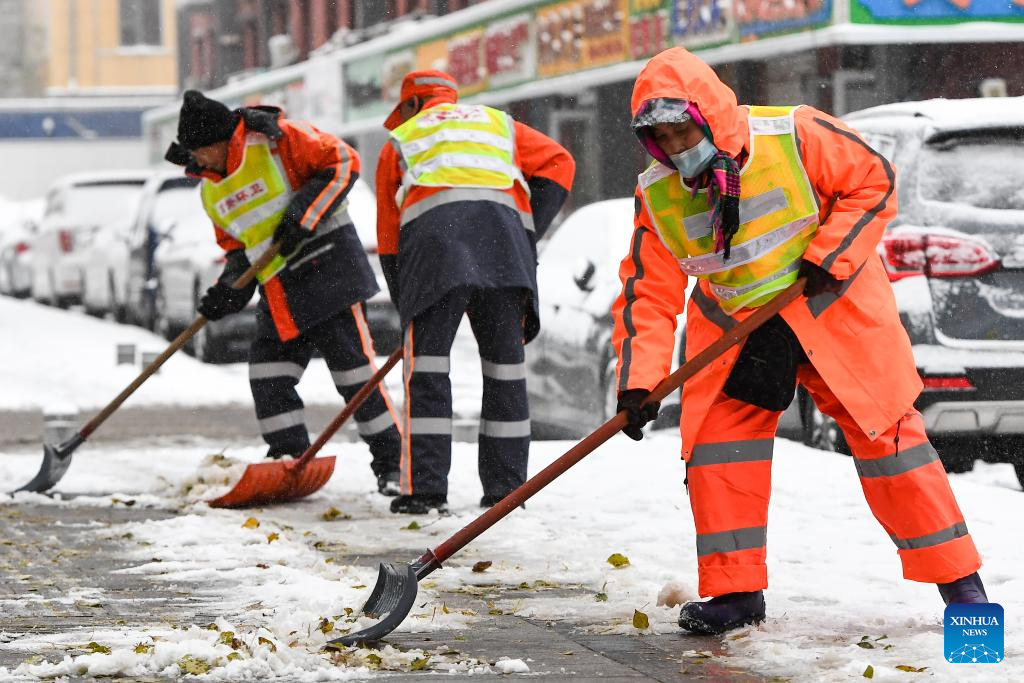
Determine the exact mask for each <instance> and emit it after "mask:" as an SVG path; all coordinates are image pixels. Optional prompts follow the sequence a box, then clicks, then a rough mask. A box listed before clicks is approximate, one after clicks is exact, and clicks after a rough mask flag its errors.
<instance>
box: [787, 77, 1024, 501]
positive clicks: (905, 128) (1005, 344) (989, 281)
mask: <svg viewBox="0 0 1024 683" xmlns="http://www.w3.org/2000/svg"><path fill="white" fill-rule="evenodd" d="M843 118H844V119H845V120H846V121H848V122H849V123H850V125H852V126H854V127H855V128H856V129H857V130H858V131H860V133H861V134H862V135H863V136H864V139H865V140H866V141H867V142H868V143H869V144H871V145H872V147H874V148H875V149H876V150H877V151H878V152H879V153H880V154H882V155H883V156H885V157H886V158H887V159H889V160H890V161H892V162H893V164H894V166H895V167H896V169H897V174H898V175H897V178H898V182H897V192H898V197H899V215H898V216H897V218H896V220H894V221H893V222H892V223H891V225H890V227H889V230H888V231H887V232H886V234H885V235H884V236H883V238H882V243H881V245H880V247H879V255H880V257H881V258H882V260H883V262H884V263H885V267H886V270H887V271H888V272H889V278H890V280H892V285H893V291H894V292H895V294H896V302H897V305H898V307H899V310H900V317H901V318H902V320H903V324H904V326H905V327H906V328H907V332H908V333H909V334H910V339H911V342H912V343H913V345H914V357H915V359H916V361H917V367H918V371H919V372H920V374H921V378H922V379H923V381H924V391H923V392H922V394H921V396H920V398H919V399H918V400H917V403H916V404H915V405H916V407H917V408H918V410H920V411H921V412H922V414H923V415H924V419H925V425H926V426H927V429H928V434H929V436H930V437H931V438H932V441H933V442H935V444H936V446H937V448H938V449H939V453H940V455H942V458H943V462H944V463H945V465H946V467H947V469H949V470H950V471H963V470H966V469H970V468H971V467H972V466H973V463H974V461H975V459H977V458H981V459H984V460H988V461H993V462H1011V463H1013V465H1014V468H1015V469H1016V472H1017V477H1018V479H1020V480H1021V485H1024V97H1014V98H982V99H964V100H944V99H936V100H928V101H923V102H903V103H899V104H889V105H883V106H880V107H873V108H871V109H866V110H863V111H860V112H855V113H852V114H848V115H846V116H844V117H843ZM808 404H809V405H808ZM802 407H803V408H804V409H805V410H804V411H803V412H804V413H805V415H808V416H809V418H810V420H809V421H810V423H811V425H812V430H811V431H813V428H814V427H815V425H814V423H815V422H817V423H818V424H817V425H816V428H817V430H818V431H817V437H818V443H817V445H819V446H826V447H827V446H828V445H829V444H828V440H829V439H828V434H829V433H830V432H831V433H833V434H834V435H836V436H837V437H838V431H837V430H835V428H834V425H830V421H829V420H823V419H822V418H821V416H820V414H817V415H816V413H817V411H816V410H814V409H813V404H812V403H811V402H810V401H806V399H804V403H803V404H802ZM806 422H807V420H805V423H806ZM811 436H812V437H813V436H815V435H814V434H812V435H811ZM812 440H813V439H812ZM832 445H833V447H837V448H838V449H839V450H842V448H843V444H842V443H841V441H839V442H838V443H836V442H834V443H833V444H832Z"/></svg>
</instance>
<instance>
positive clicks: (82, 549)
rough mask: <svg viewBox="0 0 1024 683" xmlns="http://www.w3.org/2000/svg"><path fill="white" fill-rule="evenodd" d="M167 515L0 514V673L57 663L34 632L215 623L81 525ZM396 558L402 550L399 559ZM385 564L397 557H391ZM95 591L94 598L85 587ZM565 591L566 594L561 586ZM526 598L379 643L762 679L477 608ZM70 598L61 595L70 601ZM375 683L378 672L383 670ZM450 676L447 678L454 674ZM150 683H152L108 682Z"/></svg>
mask: <svg viewBox="0 0 1024 683" xmlns="http://www.w3.org/2000/svg"><path fill="white" fill-rule="evenodd" d="M173 514H174V513H173V512H168V511H161V510H152V509H142V510H140V509H134V508H124V507H121V506H118V507H114V508H93V507H89V508H86V507H58V506H38V505H5V506H0V530H2V532H0V666H7V667H11V668H13V667H16V666H17V665H18V664H20V663H21V662H23V661H25V660H26V659H28V658H29V657H32V656H36V657H40V658H42V659H45V660H48V661H59V660H60V659H62V658H63V657H64V656H65V655H66V654H68V651H67V650H66V649H65V648H64V647H52V648H41V649H38V650H35V651H31V652H29V651H26V650H25V649H22V648H18V647H17V646H16V645H15V643H16V642H17V640H18V638H19V637H21V636H24V635H27V634H39V633H69V632H72V633H74V632H77V633H81V637H80V638H79V640H81V642H82V643H86V642H88V641H90V640H92V638H91V637H90V635H89V634H90V632H91V631H92V630H94V629H103V628H107V627H116V626H128V627H132V628H145V627H153V626H159V625H161V624H162V625H167V624H177V625H184V624H200V625H201V624H206V623H209V622H211V621H213V620H214V619H215V618H216V614H215V613H214V611H213V610H210V611H207V610H206V605H205V604H204V602H203V598H202V597H200V596H199V594H198V593H199V591H198V590H197V589H198V588H199V587H198V586H193V585H188V584H187V583H184V582H177V583H175V584H174V585H173V588H170V589H169V588H168V587H167V586H164V585H156V584H154V583H152V582H150V581H149V580H148V579H147V578H146V577H145V576H144V575H139V574H131V573H115V572H116V570H118V569H122V568H125V567H128V566H130V563H129V562H128V561H127V560H126V559H124V558H123V557H122V556H121V546H120V545H119V544H117V543H107V544H97V543H95V542H94V540H93V539H94V538H95V537H94V535H93V534H83V533H80V532H81V530H83V529H85V528H90V529H97V528H103V527H107V528H111V529H113V530H114V531H115V535H116V527H117V526H119V525H123V524H126V523H129V522H134V521H139V520H143V519H162V518H166V517H169V516H171V515H173ZM323 551H324V552H325V553H327V554H330V555H331V556H332V557H335V558H336V561H343V562H349V563H354V562H358V563H359V564H363V565H374V564H375V561H376V558H372V557H360V558H357V557H350V556H345V555H343V554H339V553H338V552H337V551H336V549H332V548H330V547H325V548H323ZM405 554H408V551H406V553H405ZM388 555H389V556H404V555H403V553H402V550H401V549H397V550H396V551H395V552H394V553H388ZM96 589H98V590H96ZM557 590H562V591H565V592H572V591H573V590H574V589H572V588H561V589H557ZM535 595H536V593H532V592H530V591H523V590H517V589H515V588H508V589H503V588H501V587H495V588H493V589H487V591H486V592H483V593H482V594H478V595H468V594H466V593H442V594H441V599H442V600H443V601H444V603H445V604H446V605H448V606H450V607H453V608H458V609H463V608H468V609H473V610H474V611H475V612H477V613H478V614H480V615H481V617H480V619H479V620H478V621H476V622H475V623H474V624H473V628H472V629H468V630H464V631H452V632H449V633H439V632H433V633H427V634H413V633H399V634H395V635H394V637H392V638H389V639H388V642H390V643H391V644H392V645H395V646H397V647H400V648H403V649H407V648H422V649H423V650H425V651H428V652H449V653H451V652H455V651H457V652H458V653H460V655H461V656H464V657H474V658H476V659H478V660H480V661H491V662H493V661H495V660H496V659H497V658H498V657H502V656H503V657H509V658H511V659H515V658H520V659H522V660H523V661H524V662H526V663H527V664H528V665H529V667H530V672H531V674H532V675H543V677H544V680H546V681H587V680H601V681H639V680H656V681H665V682H675V681H704V680H715V681H737V682H740V683H758V682H763V681H765V680H767V679H764V678H761V677H758V676H755V675H752V674H747V673H744V672H740V671H735V670H730V669H729V668H727V667H725V666H723V664H722V663H721V660H719V659H718V658H717V657H716V656H715V655H718V654H720V653H721V645H720V643H719V642H718V641H715V640H708V639H705V638H689V637H685V636H682V635H677V634H668V635H658V636H643V637H639V636H624V635H595V634H593V633H588V632H585V631H583V630H581V629H578V628H577V627H576V626H575V625H574V624H573V623H572V622H571V621H569V620H567V619H566V620H556V621H537V620H533V619H526V618H521V617H518V616H515V615H510V614H501V615H493V616H492V615H488V611H489V610H488V607H487V603H488V602H492V601H496V600H510V599H511V600H523V601H529V600H530V599H531V597H532V596H535ZM69 598H70V599H69ZM687 651H691V652H692V651H710V652H711V653H712V656H710V657H692V656H690V657H687V656H684V655H683V654H682V653H684V652H687ZM382 675H383V674H382ZM386 675H387V679H388V680H390V681H417V682H426V681H434V680H436V681H440V680H447V681H450V680H451V679H452V674H448V673H442V672H431V671H430V670H429V668H428V669H426V670H424V671H421V672H413V673H390V672H389V673H387V674H386ZM456 675H457V674H456ZM117 680H134V681H142V680H146V681H152V680H160V679H154V678H145V679H140V678H134V679H131V678H118V679H117Z"/></svg>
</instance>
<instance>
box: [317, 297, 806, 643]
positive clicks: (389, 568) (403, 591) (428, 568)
mask: <svg viewBox="0 0 1024 683" xmlns="http://www.w3.org/2000/svg"><path fill="white" fill-rule="evenodd" d="M805 284H806V279H805V278H800V279H799V280H797V281H796V282H794V283H793V284H792V285H790V286H789V287H787V288H786V289H785V290H783V291H782V293H780V294H779V295H778V296H776V297H775V298H774V299H772V300H771V301H769V302H768V303H767V304H765V305H764V306H762V307H760V308H758V309H757V310H755V311H754V313H753V314H752V315H751V316H750V317H748V318H746V319H745V320H743V321H742V322H740V323H737V324H736V326H735V327H733V328H732V329H731V330H729V331H727V332H726V333H725V334H724V335H722V337H721V338H719V339H718V340H717V341H715V342H714V343H713V344H711V345H710V346H708V347H707V348H706V349H704V350H703V351H701V352H700V353H698V354H697V355H696V356H694V357H693V358H692V359H690V360H688V361H686V362H685V363H684V364H683V365H682V366H680V367H679V369H677V370H676V371H675V372H673V373H672V374H671V375H669V376H668V377H666V378H665V379H663V380H662V381H661V382H660V383H659V384H658V386H656V387H655V388H654V391H652V392H651V394H650V396H648V398H647V401H661V400H662V399H664V398H665V397H666V396H668V395H669V394H671V393H672V392H673V391H675V390H676V389H677V388H679V387H680V386H682V384H683V382H685V381H686V380H687V379H689V378H690V377H692V376H693V375H695V374H697V372H699V371H700V370H702V369H703V368H704V367H706V366H707V365H708V364H710V363H711V362H712V361H713V360H715V359H716V358H717V357H718V356H720V355H722V354H723V353H724V352H725V351H727V350H728V349H729V348H730V347H732V346H734V345H736V344H738V343H739V342H741V341H742V340H743V339H745V338H746V337H747V336H748V335H750V333H751V332H753V331H754V330H756V329H757V328H758V327H760V326H761V325H762V324H764V323H765V322H766V321H767V320H768V319H769V318H771V317H772V316H774V315H775V314H776V313H778V312H779V311H780V310H781V309H782V308H783V307H784V306H785V305H786V304H788V303H789V302H791V301H793V300H794V299H796V298H797V297H798V296H800V295H801V294H802V293H803V290H804V285H805ZM626 419H627V418H626V411H622V412H620V413H619V414H618V415H616V416H615V417H613V418H611V419H610V420H608V421H607V422H605V423H604V424H603V425H601V426H600V427H598V428H597V429H596V430H595V431H594V432H593V433H591V434H590V436H588V437H586V438H585V439H583V440H582V441H580V442H579V443H578V444H576V445H575V446H573V447H572V448H571V449H569V451H568V452H567V453H565V455H563V456H562V457H560V458H559V459H558V460H555V461H554V462H553V463H551V464H550V465H548V466H547V467H545V468H544V469H543V470H541V471H540V472H538V473H537V474H535V475H534V476H533V477H532V478H530V479H529V480H527V481H526V483H524V484H523V485H522V486H520V487H519V488H517V489H516V490H515V491H513V492H512V493H510V494H508V495H507V496H505V497H504V498H503V499H502V500H500V501H499V502H498V503H497V504H496V505H495V506H494V507H492V508H491V509H490V510H487V511H486V512H484V513H483V514H482V515H480V516H479V517H477V518H476V519H475V520H473V521H472V522H470V523H469V524H467V525H466V526H465V527H463V528H462V529H461V530H459V531H458V532H456V533H455V534H454V535H453V536H451V537H450V538H448V539H447V540H445V541H444V542H442V543H441V545H439V546H437V547H436V548H434V549H433V550H427V551H426V552H425V553H423V554H422V555H420V556H419V557H418V558H417V559H416V560H414V561H413V562H411V563H409V564H408V565H405V566H396V565H394V564H384V563H381V565H380V574H379V575H378V576H377V585H376V586H374V587H373V592H372V593H370V597H369V598H368V599H367V601H366V604H365V605H363V614H365V615H366V616H369V617H383V618H382V619H381V620H380V621H379V622H377V623H376V624H374V625H373V626H370V627H368V628H365V629H363V630H361V631H357V632H355V633H350V634H348V635H344V636H342V637H341V638H335V639H334V640H331V641H329V642H328V645H330V646H347V645H355V644H357V643H367V642H374V641H377V640H380V639H381V638H383V637H384V636H386V635H387V634H389V633H391V632H392V631H394V630H395V629H396V628H398V625H399V624H401V623H402V621H403V620H404V619H405V617H406V615H408V614H409V611H410V610H411V609H412V605H413V603H414V602H415V601H416V593H417V590H418V588H419V584H418V582H419V581H421V580H422V579H423V578H424V577H426V576H428V575H429V574H431V573H432V572H434V570H436V569H440V568H441V563H442V562H444V561H445V560H447V559H448V558H449V557H451V556H452V555H454V554H455V553H457V552H458V551H459V550H461V549H462V548H463V547H465V546H466V545H467V544H469V543H471V542H472V541H473V540H474V539H476V537H477V536H479V535H480V534H482V533H483V532H485V531H487V529H489V528H490V527H491V526H492V525H494V524H495V523H496V522H498V521H499V520H501V519H502V518H504V517H505V516H506V515H508V514H509V513H510V512H512V511H513V510H515V509H516V508H517V507H519V506H520V505H522V504H523V503H524V502H526V501H527V500H529V498H530V497H531V496H533V494H535V493H537V492H538V491H540V490H541V489H542V488H544V487H545V486H547V485H548V484H550V483H551V482H552V481H554V480H555V478H557V477H558V476H559V475H561V474H562V473H564V472H565V471H566V470H568V469H569V468H570V467H572V466H573V465H575V464H576V463H578V462H579V461H580V460H582V459H583V458H584V457H586V456H587V455H590V453H591V452H593V451H594V450H596V449H597V447H598V446H600V445H601V444H603V443H604V442H605V441H607V440H608V439H610V438H611V437H613V436H614V435H615V434H617V433H618V432H619V430H621V429H622V428H623V427H625V426H626Z"/></svg>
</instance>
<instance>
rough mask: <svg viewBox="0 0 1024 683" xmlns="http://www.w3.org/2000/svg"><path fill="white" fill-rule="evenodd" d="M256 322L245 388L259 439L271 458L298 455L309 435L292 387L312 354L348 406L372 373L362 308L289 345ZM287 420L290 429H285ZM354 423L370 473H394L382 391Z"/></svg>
mask: <svg viewBox="0 0 1024 683" xmlns="http://www.w3.org/2000/svg"><path fill="white" fill-rule="evenodd" d="M259 318H260V321H259V325H258V330H257V335H256V338H255V339H254V340H253V343H252V347H251V349H250V359H251V360H250V371H249V377H250V379H249V382H250V385H251V387H252V392H253V398H254V399H255V402H256V416H257V418H258V419H259V420H260V425H261V428H262V429H261V431H262V432H263V439H264V440H265V441H266V442H267V444H269V445H270V447H271V450H272V451H274V452H278V453H291V454H297V453H301V452H302V451H304V450H305V449H306V448H307V447H308V446H309V434H308V432H307V431H306V426H305V423H304V422H302V421H301V413H302V399H301V398H299V395H298V392H297V391H296V390H295V385H296V384H297V383H298V381H299V379H300V378H301V376H302V370H304V369H305V367H306V365H307V364H308V363H309V359H310V357H311V356H312V354H313V350H314V349H316V350H319V351H320V353H321V355H323V357H324V360H325V361H326V363H327V367H328V368H329V369H330V370H331V375H332V377H333V378H334V380H335V385H336V386H337V388H338V393H339V394H341V395H342V396H343V397H344V398H345V400H346V401H348V400H350V399H351V398H352V397H353V396H354V395H355V394H356V392H358V391H359V389H360V388H361V387H362V386H363V384H364V383H365V381H366V380H367V379H369V378H370V376H371V375H372V374H373V373H374V372H376V365H375V362H374V358H375V354H374V349H373V340H372V338H371V337H370V331H369V328H368V327H367V325H366V319H365V317H364V316H363V311H362V306H361V304H356V305H354V306H351V307H350V308H348V309H347V310H345V311H342V312H341V313H339V314H338V315H336V316H335V317H333V318H331V319H330V320H326V321H324V322H323V323H321V324H319V325H317V326H316V327H314V328H312V329H310V330H308V331H306V332H305V333H304V334H303V335H302V336H300V337H299V338H298V339H294V340H292V341H289V342H281V341H280V339H279V338H278V337H277V332H276V331H275V330H274V327H273V323H272V322H270V321H269V320H268V319H266V318H267V317H266V316H265V315H264V314H263V313H262V311H261V313H260V316H259ZM364 378H365V379H364ZM289 416H290V417H291V419H293V421H294V423H293V424H291V425H289V426H284V422H285V421H287V420H288V419H289ZM296 417H298V418H299V419H298V420H297V421H295V418H296ZM354 417H355V421H356V427H357V429H358V431H359V435H360V437H362V440H363V441H364V442H366V444H367V445H368V446H369V447H370V452H371V454H372V455H373V460H372V463H371V467H372V469H373V471H374V473H376V474H380V473H383V472H387V471H391V470H394V469H397V467H398V456H399V448H400V446H401V439H400V437H399V433H398V427H397V423H398V414H397V411H395V410H394V408H393V407H392V405H391V399H390V397H388V395H387V390H386V389H384V387H383V386H381V387H378V388H377V389H376V390H375V391H374V392H373V393H371V394H370V395H369V396H368V397H367V399H366V401H364V402H363V404H362V405H361V406H360V407H359V409H358V410H356V412H355V416H354ZM263 427H268V428H263Z"/></svg>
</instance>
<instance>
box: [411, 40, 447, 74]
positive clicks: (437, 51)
mask: <svg viewBox="0 0 1024 683" xmlns="http://www.w3.org/2000/svg"><path fill="white" fill-rule="evenodd" d="M416 68H417V69H437V70H438V71H447V70H448V39H447V38H442V39H441V40H432V41H430V42H429V43H420V44H419V45H417V46H416Z"/></svg>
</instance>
